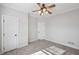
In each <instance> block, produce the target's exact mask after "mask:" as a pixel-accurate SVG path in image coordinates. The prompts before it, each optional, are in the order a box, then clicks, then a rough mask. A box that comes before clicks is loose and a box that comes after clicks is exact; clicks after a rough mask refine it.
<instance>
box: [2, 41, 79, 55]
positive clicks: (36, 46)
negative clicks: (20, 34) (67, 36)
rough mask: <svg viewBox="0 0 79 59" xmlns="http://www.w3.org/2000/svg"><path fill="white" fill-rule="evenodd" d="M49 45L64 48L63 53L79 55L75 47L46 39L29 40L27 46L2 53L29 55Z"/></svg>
mask: <svg viewBox="0 0 79 59" xmlns="http://www.w3.org/2000/svg"><path fill="white" fill-rule="evenodd" d="M51 46H55V47H57V48H61V49H63V50H65V51H66V52H65V53H64V54H63V55H72V54H74V55H79V50H76V49H73V48H70V47H67V46H64V45H60V44H57V43H54V42H50V41H47V40H37V41H34V42H31V43H29V45H28V46H25V47H22V48H18V49H15V50H12V51H8V52H6V53H4V54H3V55H31V54H33V53H36V52H38V51H41V50H43V49H46V48H48V47H51ZM43 52H44V51H43ZM49 52H50V51H49Z"/></svg>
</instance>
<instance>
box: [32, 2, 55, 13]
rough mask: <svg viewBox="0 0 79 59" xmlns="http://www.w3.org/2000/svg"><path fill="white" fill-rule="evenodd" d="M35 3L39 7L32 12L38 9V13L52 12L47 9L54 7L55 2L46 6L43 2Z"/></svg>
mask: <svg viewBox="0 0 79 59" xmlns="http://www.w3.org/2000/svg"><path fill="white" fill-rule="evenodd" d="M37 5H38V6H39V7H40V9H39V10H35V11H33V12H37V11H38V13H39V14H40V15H46V14H52V12H51V11H49V10H48V9H50V8H53V7H55V4H52V5H50V6H46V4H44V3H43V4H42V3H37Z"/></svg>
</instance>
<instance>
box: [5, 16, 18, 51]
mask: <svg viewBox="0 0 79 59" xmlns="http://www.w3.org/2000/svg"><path fill="white" fill-rule="evenodd" d="M17 35H18V19H17V17H14V16H3V51H4V52H5V51H10V50H13V49H15V48H16V47H17V45H18V41H17V39H18V36H17Z"/></svg>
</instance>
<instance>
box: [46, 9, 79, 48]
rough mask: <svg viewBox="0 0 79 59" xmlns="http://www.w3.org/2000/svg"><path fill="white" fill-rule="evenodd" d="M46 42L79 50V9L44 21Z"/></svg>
mask: <svg viewBox="0 0 79 59" xmlns="http://www.w3.org/2000/svg"><path fill="white" fill-rule="evenodd" d="M46 35H47V40H49V41H52V42H56V43H60V44H63V45H67V46H70V47H73V48H77V49H79V9H77V10H72V11H70V12H67V13H62V14H60V15H55V16H52V17H50V18H49V19H47V20H46Z"/></svg>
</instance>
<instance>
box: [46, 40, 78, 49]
mask: <svg viewBox="0 0 79 59" xmlns="http://www.w3.org/2000/svg"><path fill="white" fill-rule="evenodd" d="M46 40H48V39H46ZM48 41H51V42H55V43H58V44H62V45H64V46H68V47H71V48H74V49H77V50H79V47H77V46H74V45H70V44H68V43H64V42H60V41H57V40H48Z"/></svg>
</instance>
